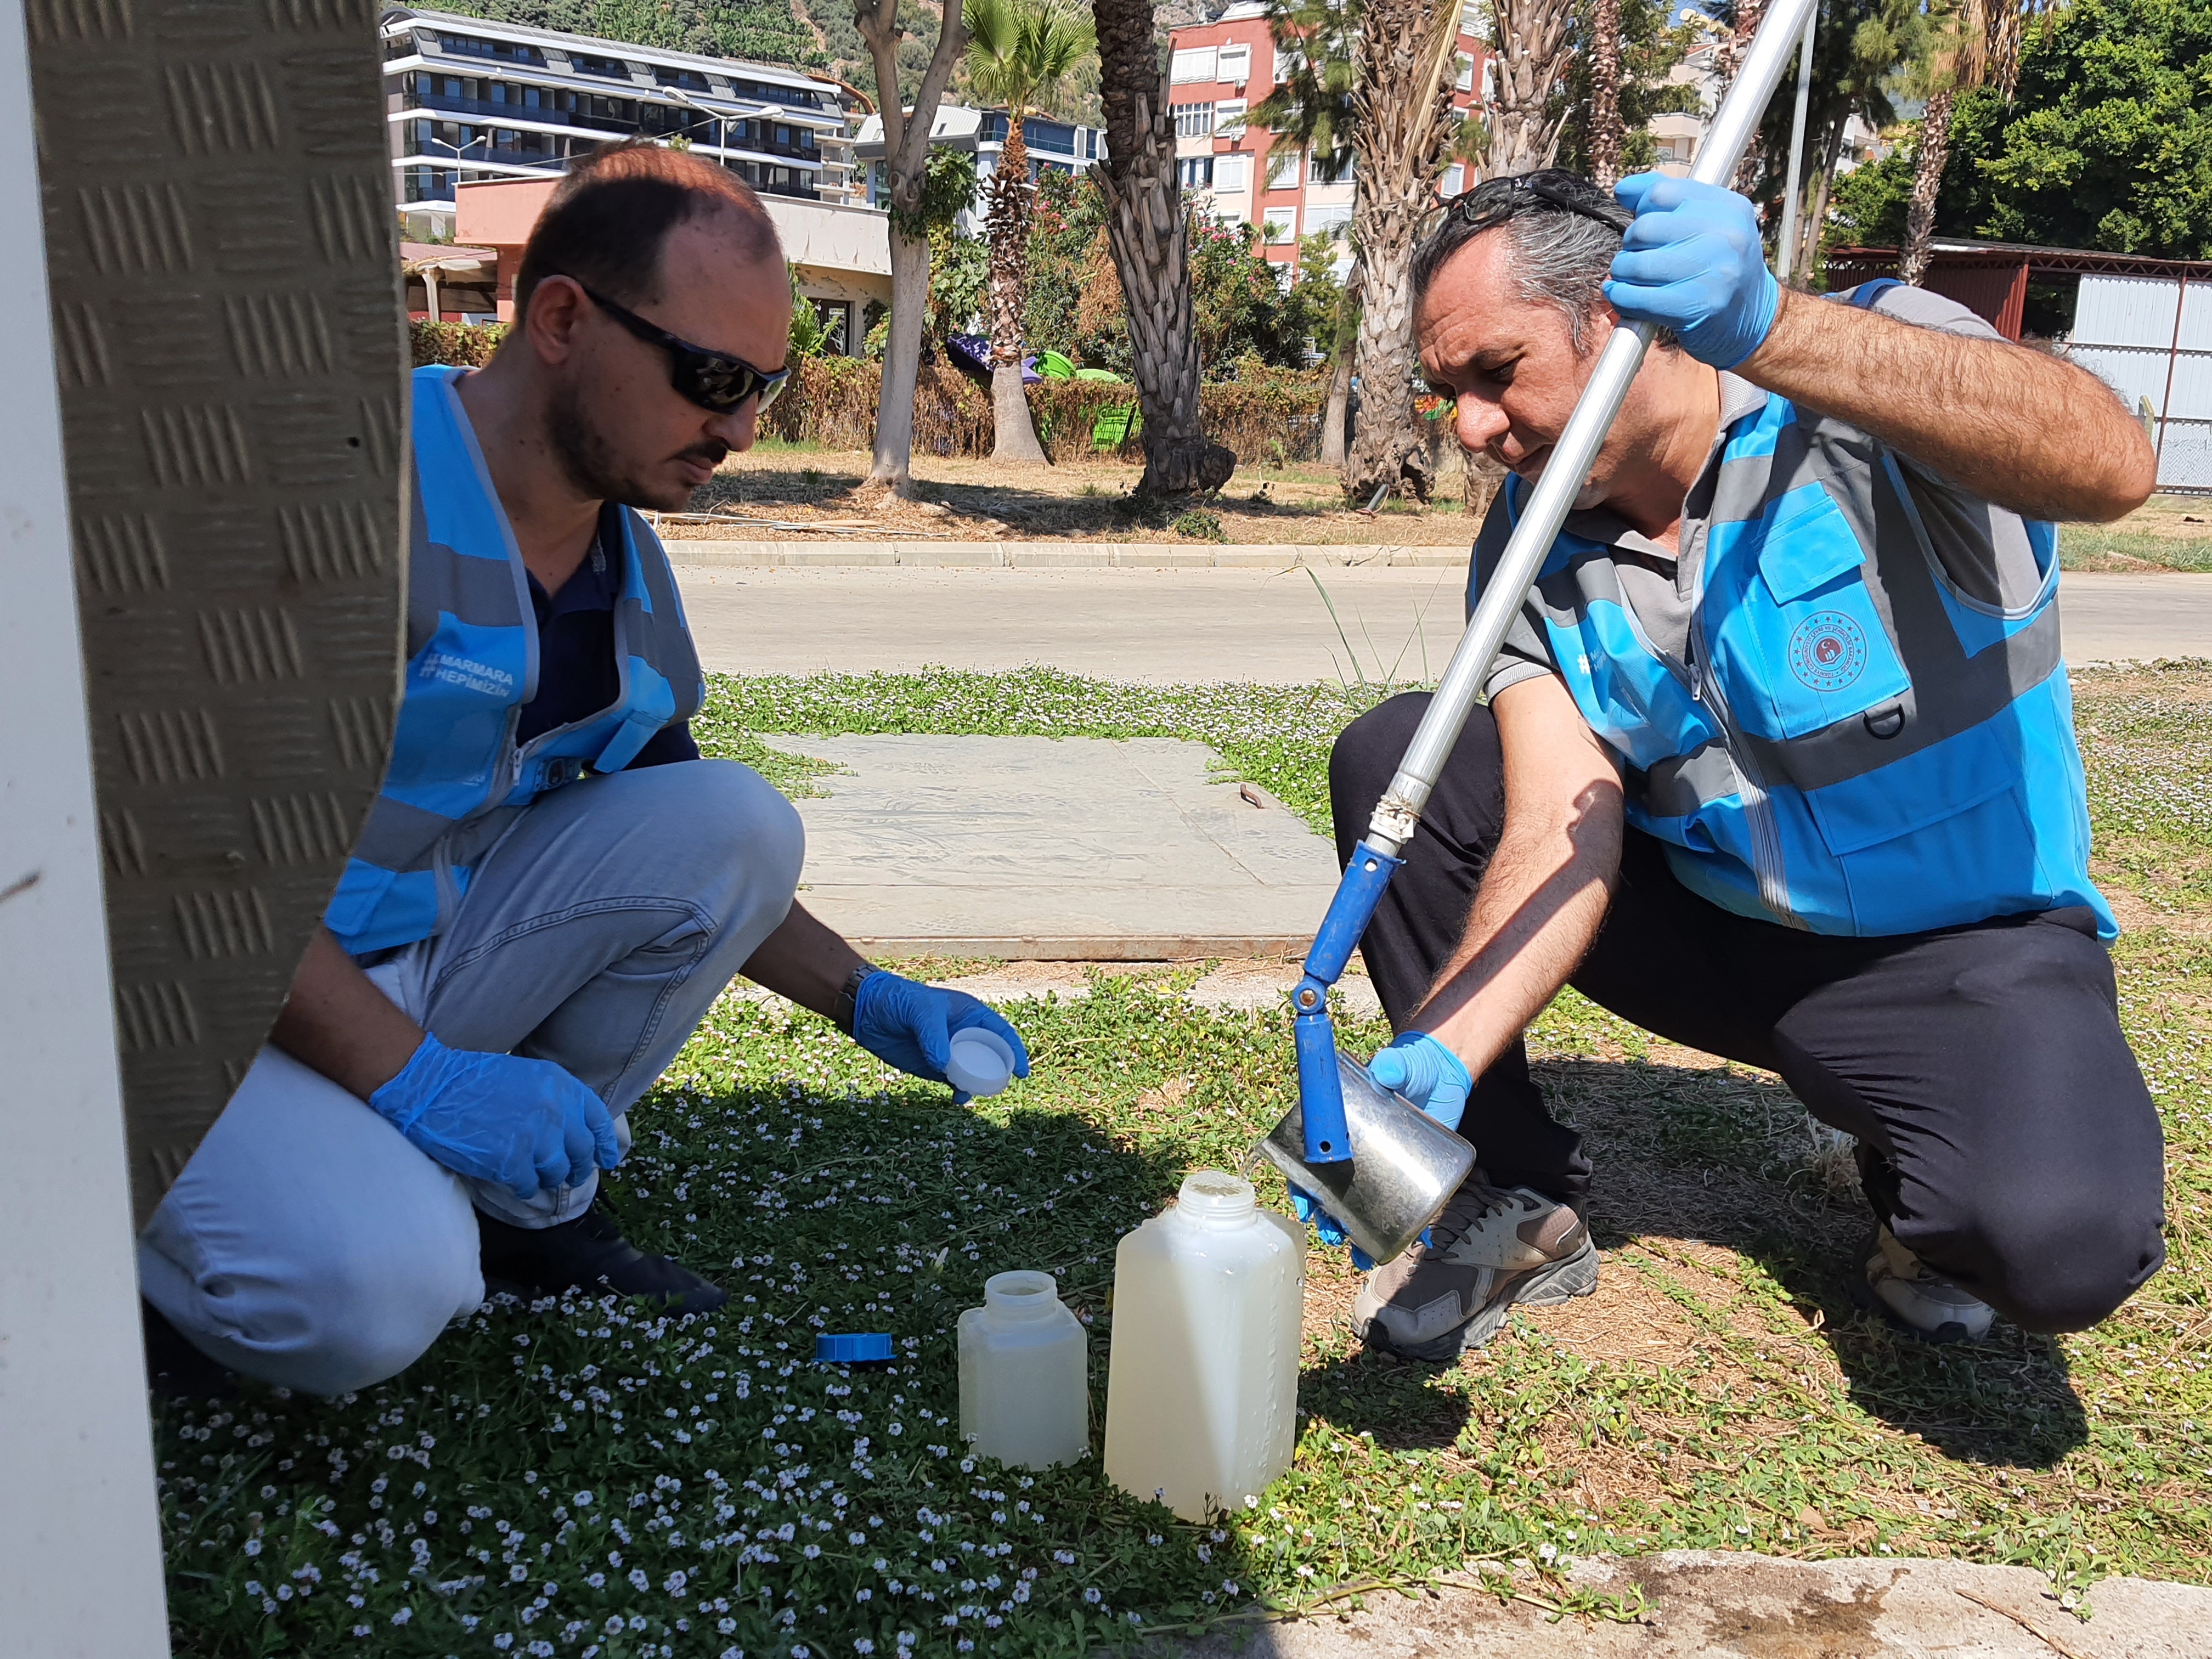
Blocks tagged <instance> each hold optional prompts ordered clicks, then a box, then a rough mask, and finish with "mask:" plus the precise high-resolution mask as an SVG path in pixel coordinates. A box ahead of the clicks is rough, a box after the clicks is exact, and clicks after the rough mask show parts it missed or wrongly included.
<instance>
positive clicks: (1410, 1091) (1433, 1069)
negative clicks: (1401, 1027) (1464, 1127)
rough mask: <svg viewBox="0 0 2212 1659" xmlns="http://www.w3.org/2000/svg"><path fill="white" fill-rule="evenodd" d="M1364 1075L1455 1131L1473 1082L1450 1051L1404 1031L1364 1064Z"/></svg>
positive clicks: (1424, 1034)
mask: <svg viewBox="0 0 2212 1659" xmlns="http://www.w3.org/2000/svg"><path fill="white" fill-rule="evenodd" d="M1367 1075H1368V1076H1370V1077H1371V1078H1373V1079H1375V1080H1376V1082H1377V1083H1379V1084H1381V1085H1383V1087H1384V1088H1386V1089H1395V1090H1396V1091H1398V1092H1399V1093H1400V1094H1401V1095H1403V1096H1405V1097H1406V1098H1407V1099H1408V1100H1410V1101H1412V1102H1413V1104H1414V1105H1416V1106H1418V1107H1419V1108H1420V1109H1422V1110H1423V1111H1425V1112H1426V1113H1427V1114H1428V1115H1430V1116H1431V1117H1432V1118H1434V1119H1436V1121H1437V1122H1439V1123H1441V1124H1443V1126H1444V1127H1445V1128H1447V1129H1456V1128H1458V1127H1459V1121H1460V1119H1461V1117H1462V1116H1463V1115H1465V1114H1466V1111H1467V1097H1468V1091H1469V1090H1471V1089H1473V1088H1474V1079H1473V1078H1471V1077H1469V1076H1468V1074H1467V1067H1466V1066H1462V1065H1461V1064H1460V1058H1459V1056H1458V1055H1457V1054H1454V1053H1453V1052H1452V1051H1451V1050H1450V1049H1449V1048H1445V1047H1444V1045H1443V1043H1441V1042H1437V1040H1436V1039H1435V1038H1434V1037H1432V1036H1430V1035H1429V1034H1428V1033H1427V1032H1426V1031H1407V1032H1406V1033H1405V1034H1404V1035H1403V1036H1400V1037H1398V1038H1397V1039H1396V1040H1395V1042H1392V1043H1391V1044H1390V1046H1389V1048H1384V1049H1382V1050H1380V1051H1379V1052H1378V1053H1377V1054H1376V1056H1375V1058H1374V1059H1372V1060H1369V1061H1368V1062H1367Z"/></svg>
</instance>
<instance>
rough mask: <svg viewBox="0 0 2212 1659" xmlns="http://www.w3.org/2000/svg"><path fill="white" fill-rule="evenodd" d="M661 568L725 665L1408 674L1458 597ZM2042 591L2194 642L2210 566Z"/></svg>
mask: <svg viewBox="0 0 2212 1659" xmlns="http://www.w3.org/2000/svg"><path fill="white" fill-rule="evenodd" d="M677 551H678V553H679V554H680V553H681V551H682V548H681V544H678V548H677ZM678 575H679V577H680V579H681V581H682V585H683V590H684V605H685V606H686V608H687V610H688V611H689V613H690V620H691V628H692V632H693V634H694V635H695V636H696V639H697V640H698V642H699V647H700V651H701V653H702V657H703V659H704V660H705V663H706V665H707V667H708V668H709V669H710V670H714V671H721V672H733V673H734V672H744V673H779V674H805V673H811V672H814V671H818V670H822V669H829V668H835V669H842V670H844V671H849V672H866V671H870V670H874V669H905V668H919V667H921V666H923V665H928V664H941V665H947V666H951V667H959V668H976V669H1006V668H1017V667H1019V666H1021V665H1024V664H1025V663H1047V664H1050V665H1053V666H1054V667H1058V668H1063V669H1066V670H1067V671H1070V672H1073V673H1080V674H1090V675H1096V676H1098V677H1101V678H1109V679H1123V680H1139V681H1149V682H1152V683H1156V684H1176V683H1188V682H1197V681H1209V680H1242V681H1255V682H1261V683H1274V684H1310V683H1312V682H1313V681H1316V680H1328V679H1334V678H1338V677H1342V678H1344V679H1346V680H1356V679H1358V678H1366V679H1369V680H1381V679H1396V680H1400V681H1409V680H1421V679H1426V678H1434V677H1435V676H1436V675H1437V673H1438V672H1440V671H1442V670H1443V665H1444V662H1445V660H1446V659H1448V658H1449V656H1450V654H1451V648H1452V647H1453V645H1454V644H1455V642H1456V641H1457V640H1458V638H1459V632H1460V626H1461V623H1462V607H1463V605H1464V599H1463V597H1462V591H1461V583H1462V573H1461V572H1459V571H1456V570H1451V569H1433V568H1426V569H1424V568H1415V569H1404V568H1385V569H1335V570H1328V571H1316V572H1312V573H1309V572H1307V571H1305V570H1288V571H1280V572H1277V571H1267V570H1112V569H1074V570H1018V569H1015V570H1008V569H927V568H904V567H899V568H877V569H866V568H831V569H811V570H788V569H728V568H701V567H688V568H679V571H678ZM1324 596H1325V597H1324ZM2059 604H2060V607H2061V614H2062V615H2063V618H2064V630H2065V644H2066V655H2067V659H2068V660H2069V661H2070V662H2073V663H2075V664H2082V663H2089V662H2101V661H2112V660H2118V659H2130V658H2132V659H2148V658H2155V657H2179V656H2212V576H2199V575H2092V574H2081V573H2077V574H2070V575H2068V576H2067V577H2065V578H2064V580H2063V586H2062V588H2061V597H2060V600H2059ZM1332 606H1333V607H1334V615H1332V610H1331V607H1332Z"/></svg>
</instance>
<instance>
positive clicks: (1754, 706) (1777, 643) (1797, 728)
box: [1717, 483, 1912, 738]
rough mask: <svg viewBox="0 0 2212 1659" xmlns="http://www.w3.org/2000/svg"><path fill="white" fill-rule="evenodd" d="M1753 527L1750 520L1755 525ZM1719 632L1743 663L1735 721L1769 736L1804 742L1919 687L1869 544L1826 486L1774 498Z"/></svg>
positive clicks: (1732, 688) (1735, 691)
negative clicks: (1888, 623)
mask: <svg viewBox="0 0 2212 1659" xmlns="http://www.w3.org/2000/svg"><path fill="white" fill-rule="evenodd" d="M1748 527H1749V526H1747V528H1748ZM1755 533H1757V534H1758V536H1759V541H1758V544H1757V546H1756V547H1755V548H1754V547H1753V546H1750V545H1746V546H1744V547H1743V548H1742V552H1743V553H1744V555H1745V556H1753V555H1754V554H1755V556H1756V562H1757V573H1756V574H1752V573H1751V572H1749V571H1745V572H1743V573H1742V574H1741V576H1740V578H1739V580H1738V581H1737V583H1736V584H1735V588H1734V592H1735V600H1736V603H1735V605H1733V606H1732V607H1731V609H1730V611H1729V614H1728V615H1726V616H1723V617H1720V618H1718V619H1717V634H1718V635H1719V638H1720V639H1721V640H1722V641H1723V642H1724V644H1725V645H1726V646H1727V647H1730V648H1729V653H1728V654H1729V655H1731V656H1734V657H1736V658H1738V659H1740V669H1741V671H1740V672H1739V673H1737V674H1735V675H1732V676H1730V677H1729V678H1730V680H1731V681H1737V682H1740V681H1743V680H1753V681H1755V682H1756V684H1730V685H1729V699H1730V702H1732V703H1733V704H1734V705H1735V713H1736V717H1737V718H1738V719H1739V720H1741V722H1742V723H1743V725H1744V726H1746V727H1747V729H1749V730H1751V731H1753V732H1756V733H1758V734H1759V736H1761V737H1767V738H1796V737H1802V736H1803V735H1804V734H1805V733H1807V732H1818V731H1820V730H1821V729H1822V728H1823V727H1825V726H1832V725H1834V724H1835V723H1836V722H1837V721H1838V720H1849V719H1850V718H1851V717H1852V716H1854V715H1858V714H1865V713H1866V712H1867V711H1868V710H1869V709H1874V708H1879V707H1880V706H1881V704H1883V703H1885V702H1889V701H1890V700H1891V699H1893V698H1895V697H1898V696H1901V695H1903V694H1904V693H1905V691H1907V690H1910V689H1911V684H1912V681H1911V678H1910V677H1909V676H1908V675H1907V674H1906V673H1905V665H1904V664H1902V663H1901V662H1899V660H1898V657H1897V649H1896V647H1895V646H1894V645H1893V644H1892V643H1891V641H1890V637H1889V631H1888V629H1886V628H1884V627H1883V626H1882V622H1881V613H1880V612H1879V611H1876V610H1875V603H1874V596H1873V594H1871V593H1870V592H1868V591H1867V586H1866V581H1865V577H1864V567H1865V562H1866V553H1865V550H1864V549H1863V548H1862V547H1861V546H1860V545H1859V539H1858V537H1857V534H1856V533H1855V532H1853V531H1852V529H1851V526H1850V520H1847V519H1845V518H1844V513H1843V509H1842V508H1840V507H1838V506H1837V505H1836V503H1835V501H1834V500H1833V499H1832V497H1831V496H1830V495H1829V494H1828V492H1827V490H1826V488H1825V487H1823V486H1822V485H1820V484H1818V483H1811V484H1807V485H1804V486H1803V487H1802V488H1800V489H1793V490H1791V491H1790V493H1789V494H1788V495H1784V496H1783V497H1782V498H1781V499H1780V500H1779V501H1777V502H1775V503H1774V505H1773V507H1771V509H1770V510H1769V515H1768V516H1767V517H1766V518H1765V520H1764V521H1763V522H1762V524H1761V525H1760V526H1759V528H1758V531H1757V532H1755Z"/></svg>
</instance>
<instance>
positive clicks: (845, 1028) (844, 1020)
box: [829, 962, 880, 1036]
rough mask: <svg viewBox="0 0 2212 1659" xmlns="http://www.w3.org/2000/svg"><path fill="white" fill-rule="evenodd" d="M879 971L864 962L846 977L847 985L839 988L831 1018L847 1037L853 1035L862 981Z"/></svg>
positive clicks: (873, 965)
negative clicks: (855, 1012)
mask: <svg viewBox="0 0 2212 1659" xmlns="http://www.w3.org/2000/svg"><path fill="white" fill-rule="evenodd" d="M879 971H880V970H879V969H878V968H877V967H876V965H875V964H874V963H872V962H864V963H861V964H860V966H859V967H857V968H855V969H853V971H852V972H851V973H849V974H848V975H846V976H845V983H844V984H843V985H842V987H839V989H838V992H837V1000H836V1005H835V1006H833V1007H832V1008H831V1009H830V1011H829V1018H831V1019H833V1020H835V1021H836V1023H837V1029H838V1030H841V1031H842V1032H843V1033H844V1034H845V1035H846V1036H852V1035H853V1015H854V1009H855V1006H856V1005H857V1004H858V1003H859V1001H860V981H862V980H864V979H866V978H867V976H868V975H870V974H872V973H877V972H879Z"/></svg>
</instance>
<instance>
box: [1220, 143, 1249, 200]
mask: <svg viewBox="0 0 2212 1659" xmlns="http://www.w3.org/2000/svg"><path fill="white" fill-rule="evenodd" d="M1251 160H1252V158H1251V157H1250V156H1249V155H1243V154H1242V153H1241V152H1240V153H1237V154H1232V155H1216V156H1214V157H1212V162H1213V188H1214V189H1215V190H1216V191H1229V192H1231V194H1241V193H1242V192H1243V190H1244V188H1245V187H1246V186H1247V185H1249V184H1250V183H1251V182H1252V175H1251V173H1250V172H1249V170H1248V169H1249V164H1250V162H1251Z"/></svg>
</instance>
